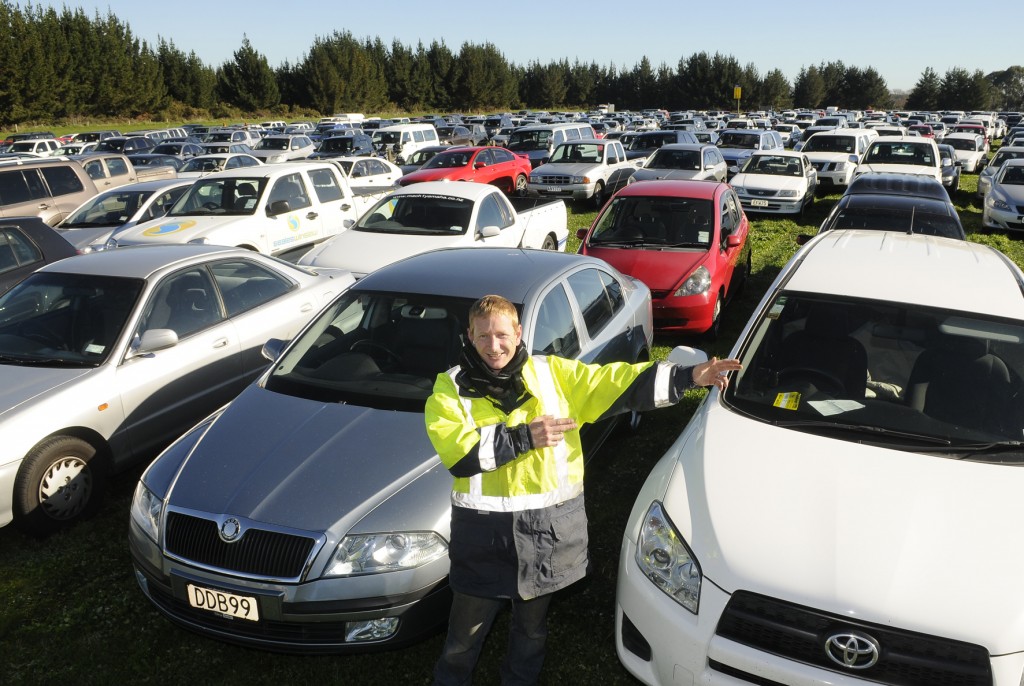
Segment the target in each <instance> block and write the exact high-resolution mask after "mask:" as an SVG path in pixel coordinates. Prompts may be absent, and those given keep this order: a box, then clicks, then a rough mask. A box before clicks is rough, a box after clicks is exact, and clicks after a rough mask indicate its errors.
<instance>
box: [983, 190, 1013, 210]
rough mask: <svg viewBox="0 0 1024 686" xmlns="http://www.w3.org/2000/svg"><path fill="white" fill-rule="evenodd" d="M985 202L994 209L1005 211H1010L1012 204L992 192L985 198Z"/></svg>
mask: <svg viewBox="0 0 1024 686" xmlns="http://www.w3.org/2000/svg"><path fill="white" fill-rule="evenodd" d="M985 202H986V203H987V204H988V206H989V207H991V208H992V209H994V210H1002V211H1003V212H1009V211H1010V205H1009V203H1007V202H1006V201H1005V200H1000V199H999V198H997V197H995V196H994V195H992V194H991V193H989V195H988V197H986V198H985Z"/></svg>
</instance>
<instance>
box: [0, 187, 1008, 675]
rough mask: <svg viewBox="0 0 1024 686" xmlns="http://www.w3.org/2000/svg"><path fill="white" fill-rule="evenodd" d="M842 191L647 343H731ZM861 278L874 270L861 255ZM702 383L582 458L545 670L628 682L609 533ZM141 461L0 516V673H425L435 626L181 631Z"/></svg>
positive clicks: (776, 229)
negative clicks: (388, 645)
mask: <svg viewBox="0 0 1024 686" xmlns="http://www.w3.org/2000/svg"><path fill="white" fill-rule="evenodd" d="M976 183H977V177H975V176H973V175H970V176H965V177H964V180H963V184H962V190H961V192H960V193H958V194H957V195H956V197H955V199H954V201H955V204H956V205H957V208H958V210H959V211H960V214H961V218H962V219H963V223H964V226H965V228H966V229H967V231H968V233H969V240H973V241H978V242H983V243H986V244H989V245H992V246H994V247H996V248H998V249H999V250H1002V251H1003V252H1005V253H1006V254H1008V255H1009V256H1010V257H1011V258H1012V259H1013V260H1014V261H1015V262H1016V263H1017V264H1024V246H1022V243H1021V242H1020V241H1019V240H1018V239H1016V238H1015V237H1011V236H1006V235H1000V234H986V233H983V232H982V231H981V208H980V205H979V204H978V203H977V202H976V201H975V200H974V199H973V193H974V190H975V188H976ZM837 198H838V196H837V195H836V196H827V197H823V198H819V199H818V201H817V202H816V203H815V205H814V206H813V207H812V208H810V209H809V210H808V211H807V212H806V213H805V216H804V217H803V218H801V219H799V220H798V221H794V220H791V219H773V218H753V219H752V227H753V228H752V231H751V235H750V240H751V242H752V249H753V273H752V275H751V278H750V281H749V282H748V286H747V288H746V290H745V291H744V293H743V294H742V295H741V296H740V297H737V298H736V299H734V301H733V302H732V303H730V305H729V306H728V307H727V308H726V309H725V311H724V313H723V322H722V329H721V334H720V336H719V338H718V339H717V340H714V341H712V340H707V339H706V338H704V337H694V338H683V337H667V336H659V337H657V338H656V340H655V343H656V347H655V350H654V354H655V356H656V357H662V356H664V355H666V354H667V353H668V351H669V350H671V348H672V346H674V345H679V344H688V345H696V346H698V347H701V348H703V349H705V350H706V351H707V352H708V353H709V354H712V355H725V354H727V353H728V352H729V350H730V348H731V347H732V345H733V343H734V341H735V340H736V338H737V336H738V335H739V333H740V331H741V329H742V327H743V325H744V324H745V323H746V321H747V319H748V318H749V317H750V315H751V313H752V312H753V310H754V308H755V307H756V305H757V303H758V302H759V301H760V299H761V297H762V296H763V294H764V293H765V291H766V290H767V288H768V286H769V285H770V284H771V282H772V280H773V279H774V278H775V276H776V275H777V274H778V272H779V270H780V269H781V268H782V266H783V265H784V264H785V263H786V261H787V260H788V259H789V257H790V256H791V255H792V254H793V252H794V251H795V250H796V247H797V243H796V240H797V237H798V236H799V235H800V234H801V233H810V234H813V233H814V232H815V230H816V228H817V226H818V225H819V224H820V223H821V221H822V220H823V219H824V217H825V215H826V214H827V213H828V210H829V209H830V208H831V206H832V205H833V203H834V202H835V201H836V199H837ZM569 213H570V221H569V224H570V236H571V237H570V241H569V248H568V249H569V250H575V249H576V246H577V245H578V241H577V240H576V239H575V237H574V236H575V230H576V229H577V228H581V227H586V226H589V224H590V223H591V221H593V218H594V216H595V212H593V211H590V210H586V209H584V208H581V207H570V208H569ZM864 277H865V278H871V272H870V269H869V268H868V267H866V268H865V274H864ZM704 394H705V391H693V392H691V393H690V394H689V395H688V397H687V398H686V399H685V400H684V401H683V402H682V403H680V404H679V405H677V406H675V407H672V408H668V409H664V410H658V411H656V412H652V413H650V414H648V415H646V416H645V418H644V420H643V423H642V429H641V431H640V432H639V433H637V434H635V435H628V434H626V433H625V432H623V433H622V434H620V435H617V436H616V437H615V438H613V439H612V440H611V441H610V442H609V443H608V444H607V445H606V446H605V449H604V450H603V451H602V452H601V453H600V454H599V455H597V456H596V457H595V458H594V459H593V460H592V461H591V462H590V463H589V465H588V468H587V469H588V472H587V504H588V513H589V516H590V520H591V523H590V533H591V557H592V561H593V567H594V569H593V573H592V574H591V575H590V576H589V577H588V578H587V579H586V580H585V581H583V582H581V583H579V584H577V585H576V586H574V587H573V588H571V589H569V590H568V591H565V592H562V593H559V594H558V595H557V596H556V598H555V601H554V602H553V604H552V609H551V620H550V643H549V645H550V650H549V652H548V658H547V664H546V666H545V672H544V677H543V683H545V684H598V683H600V684H631V683H635V681H634V680H633V679H632V678H631V677H630V676H629V675H628V673H627V672H626V671H625V670H624V669H623V668H622V666H621V665H620V664H619V661H618V658H617V657H616V654H615V643H614V599H615V578H616V575H617V566H618V556H619V546H620V544H621V538H622V532H623V530H624V528H625V524H626V520H627V518H628V516H629V512H630V509H631V507H632V504H633V500H634V498H635V497H636V494H637V492H638V491H639V489H640V486H641V485H642V484H643V481H644V479H645V477H646V475H647V473H648V472H649V471H650V469H651V467H652V466H653V465H654V464H655V463H656V462H657V460H658V459H659V458H660V457H661V455H662V454H663V453H664V452H665V450H666V449H667V448H668V447H669V446H670V445H671V444H672V442H673V441H674V440H675V438H676V436H678V434H679V432H680V431H681V430H682V428H683V427H684V426H685V424H686V422H687V421H688V420H689V418H690V416H691V415H692V413H693V412H694V410H695V409H696V407H697V404H698V403H699V401H700V399H701V398H702V397H703V396H704ZM140 471H141V470H135V471H133V472H131V473H129V474H125V475H122V476H120V477H119V478H118V479H116V480H115V483H114V484H113V485H112V488H111V494H110V496H109V497H108V499H107V501H106V503H105V506H104V508H103V510H102V511H101V513H100V514H99V515H98V516H97V517H96V518H94V519H93V520H91V521H88V522H85V523H83V524H82V525H80V526H78V527H76V528H74V529H73V530H72V531H69V532H67V533H65V534H62V535H59V536H56V537H54V538H51V539H50V540H47V541H42V542H40V541H35V540H32V539H28V538H25V537H24V536H22V535H21V534H19V533H18V532H17V531H16V530H15V529H14V528H13V527H10V526H8V527H4V528H2V529H0V664H2V665H3V670H4V671H3V682H4V683H7V684H42V683H60V682H66V683H75V684H82V685H85V684H103V685H104V686H105V685H107V684H112V683H133V684H147V683H153V684H161V685H162V686H164V685H168V684H170V685H173V684H212V683H216V684H240V685H241V684H251V683H260V684H262V683H317V684H329V683H341V682H345V681H357V680H358V681H367V680H371V681H373V682H376V683H381V684H392V683H403V684H427V683H430V671H431V668H432V666H433V663H434V660H435V659H436V657H437V655H438V654H439V652H440V649H441V642H442V638H443V637H442V636H441V635H436V636H433V637H431V638H429V639H427V640H426V641H424V642H422V643H420V644H418V645H415V646H412V647H410V648H407V649H404V650H401V651H394V652H389V653H384V654H370V655H351V656H315V657H298V656H287V655H276V654H272V653H268V652H263V651H258V650H251V649H246V648H241V647H236V646H232V645H228V644H224V643H220V642H217V641H214V640H211V639H208V638H205V637H201V636H197V635H194V634H191V633H189V632H187V631H185V630H183V629H179V628H178V627H177V626H175V625H173V624H171V623H170V622H169V621H167V620H166V619H164V618H163V617H162V616H161V615H160V614H159V613H158V612H157V611H156V610H155V609H154V608H153V607H152V606H151V605H150V604H149V603H148V601H146V600H145V598H144V597H143V595H142V593H141V592H140V591H139V589H138V588H137V586H136V583H135V579H134V575H133V572H132V569H131V561H130V558H129V555H128V550H127V544H126V537H127V530H128V508H129V504H130V499H131V493H132V489H133V487H134V482H135V480H136V479H137V478H138V475H139V472H140ZM504 621H505V618H504V617H500V618H499V620H498V622H497V623H496V625H495V630H494V631H493V632H492V635H491V636H490V638H489V640H488V643H487V645H486V646H485V649H484V654H483V656H482V658H481V663H480V668H479V671H478V676H477V683H481V684H493V683H498V665H499V662H500V659H501V656H502V654H503V649H504V643H505V638H506V635H507V634H506V630H505V625H504Z"/></svg>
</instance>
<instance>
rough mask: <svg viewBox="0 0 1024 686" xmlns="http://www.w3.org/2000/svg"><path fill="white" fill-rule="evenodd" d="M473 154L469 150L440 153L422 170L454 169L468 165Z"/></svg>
mask: <svg viewBox="0 0 1024 686" xmlns="http://www.w3.org/2000/svg"><path fill="white" fill-rule="evenodd" d="M472 157H473V153H472V152H471V151H469V150H462V151H452V152H441V153H438V154H436V155H434V156H433V157H432V158H430V160H429V161H428V162H427V163H426V164H424V165H423V167H422V169H455V168H458V167H465V166H467V165H468V164H469V160H470V158H472Z"/></svg>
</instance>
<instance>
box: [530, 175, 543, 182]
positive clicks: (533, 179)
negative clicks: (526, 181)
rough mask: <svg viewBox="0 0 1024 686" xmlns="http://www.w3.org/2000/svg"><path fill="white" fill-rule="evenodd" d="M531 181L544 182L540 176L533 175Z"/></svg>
mask: <svg viewBox="0 0 1024 686" xmlns="http://www.w3.org/2000/svg"><path fill="white" fill-rule="evenodd" d="M530 183H544V182H543V181H542V180H541V178H540V177H539V176H531V177H530Z"/></svg>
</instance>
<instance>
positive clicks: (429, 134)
mask: <svg viewBox="0 0 1024 686" xmlns="http://www.w3.org/2000/svg"><path fill="white" fill-rule="evenodd" d="M438 144H439V141H438V140H437V129H435V128H434V125H433V124H423V123H420V124H392V125H391V126H384V127H381V128H379V129H377V130H376V131H374V132H373V147H374V148H375V149H377V150H378V151H380V152H393V153H394V154H395V155H396V156H398V155H401V156H402V157H403V158H408V157H409V156H410V155H412V154H413V153H414V152H417V151H418V150H421V149H422V148H425V147H427V146H430V145H438Z"/></svg>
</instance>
